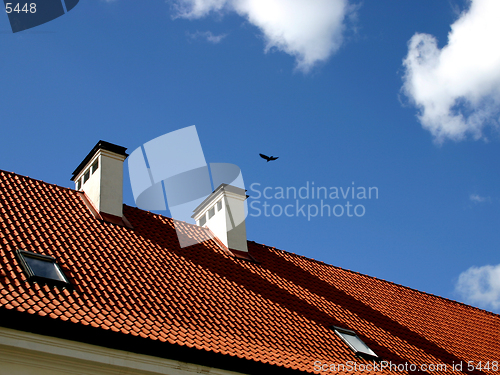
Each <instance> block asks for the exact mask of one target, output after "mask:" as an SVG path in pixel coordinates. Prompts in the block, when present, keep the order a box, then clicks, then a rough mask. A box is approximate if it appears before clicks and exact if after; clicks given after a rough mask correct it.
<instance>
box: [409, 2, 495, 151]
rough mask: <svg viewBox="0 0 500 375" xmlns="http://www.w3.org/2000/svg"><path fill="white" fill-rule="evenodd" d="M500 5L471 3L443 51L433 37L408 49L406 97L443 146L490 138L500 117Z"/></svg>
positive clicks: (419, 39) (416, 40) (425, 37)
mask: <svg viewBox="0 0 500 375" xmlns="http://www.w3.org/2000/svg"><path fill="white" fill-rule="evenodd" d="M499 18H500V1H498V0H471V1H470V8H469V9H468V10H467V11H465V12H463V13H462V14H461V15H460V17H459V18H458V20H457V21H456V22H455V23H453V24H452V25H451V31H450V33H449V34H448V44H447V45H446V46H444V47H443V48H442V49H439V48H438V47H437V40H436V38H435V37H434V36H432V35H429V34H420V33H417V34H415V35H414V36H413V37H412V38H411V40H410V41H409V43H408V55H407V56H406V58H405V59H404V60H403V65H404V67H405V75H404V79H403V80H404V84H403V88H402V90H403V92H404V93H405V94H406V95H407V96H408V98H409V99H410V101H411V102H412V103H413V104H414V105H415V106H416V107H417V108H418V109H419V115H418V118H419V120H420V122H421V124H422V125H423V127H424V128H426V129H427V130H429V131H430V132H431V133H432V135H433V136H434V137H435V140H436V141H437V142H443V141H444V140H446V139H452V140H456V141H458V140H462V139H464V138H465V137H466V136H468V135H470V136H472V137H473V138H475V139H479V138H484V134H483V133H484V128H485V126H488V125H489V126H493V127H497V126H498V120H499V114H500V48H498V36H499V35H500V22H498V19H499Z"/></svg>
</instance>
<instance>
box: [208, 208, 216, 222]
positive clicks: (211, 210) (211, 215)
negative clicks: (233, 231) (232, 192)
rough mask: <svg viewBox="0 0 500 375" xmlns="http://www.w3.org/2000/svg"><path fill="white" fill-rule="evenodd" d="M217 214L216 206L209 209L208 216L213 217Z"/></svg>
mask: <svg viewBox="0 0 500 375" xmlns="http://www.w3.org/2000/svg"><path fill="white" fill-rule="evenodd" d="M214 215H215V206H214V207H212V208H211V209H210V210H208V218H209V219H211V218H212V217H213V216H214Z"/></svg>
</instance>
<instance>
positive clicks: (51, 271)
mask: <svg viewBox="0 0 500 375" xmlns="http://www.w3.org/2000/svg"><path fill="white" fill-rule="evenodd" d="M17 256H18V258H19V261H20V263H21V266H22V268H23V269H24V272H26V275H27V276H28V280H29V281H32V282H38V283H41V284H49V285H53V286H58V287H66V288H70V287H71V284H70V282H69V281H68V278H67V277H66V275H65V274H64V272H63V271H62V270H61V268H60V267H59V265H58V264H57V261H56V259H55V258H54V257H51V256H48V255H42V254H37V253H33V252H31V251H26V250H17Z"/></svg>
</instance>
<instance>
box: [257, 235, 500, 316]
mask: <svg viewBox="0 0 500 375" xmlns="http://www.w3.org/2000/svg"><path fill="white" fill-rule="evenodd" d="M249 242H253V243H255V244H256V245H261V246H264V247H266V248H268V249H272V250H276V251H280V252H283V253H287V254H291V255H294V256H296V257H299V258H304V259H307V260H310V261H313V262H316V263H320V264H323V265H326V266H328V267H333V268H336V269H339V270H342V271H346V272H351V273H354V274H357V275H360V276H366V277H369V278H371V279H375V280H379V281H383V282H386V283H389V284H392V285H397V286H400V287H403V288H405V289H409V290H412V291H414V292H418V293H422V294H425V295H428V296H431V297H436V298H440V299H443V300H445V301H448V302H452V303H456V304H459V305H462V306H464V307H468V308H472V309H476V310H479V311H481V312H486V313H488V314H491V315H493V316H496V317H499V318H500V314H496V313H494V312H492V311H488V310H485V309H481V308H479V307H476V306H472V305H468V304H466V303H464V302H460V301H456V300H454V299H451V298H447V297H443V296H439V295H437V294H433V293H429V292H425V291H423V290H419V289H415V288H412V287H410V286H406V285H403V284H398V283H396V282H394V281H390V280H386V279H382V278H380V277H375V276H371V275H368V274H365V273H361V272H359V271H353V270H351V269H348V268H342V267H340V266H335V265H333V264H329V263H326V262H323V261H321V260H317V259H314V258H309V257H306V256H305V255H301V254H296V253H293V252H291V251H288V250H283V249H278V248H276V247H274V246H268V245H264V244H260V243H258V242H255V241H249Z"/></svg>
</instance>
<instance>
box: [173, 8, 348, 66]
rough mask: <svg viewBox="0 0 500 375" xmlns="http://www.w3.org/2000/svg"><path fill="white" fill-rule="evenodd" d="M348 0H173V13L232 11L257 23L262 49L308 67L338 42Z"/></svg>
mask: <svg viewBox="0 0 500 375" xmlns="http://www.w3.org/2000/svg"><path fill="white" fill-rule="evenodd" d="M354 9H355V8H353V7H352V6H350V5H349V0H293V1H291V0H176V1H175V10H176V16H177V17H183V18H188V19H196V18H202V17H205V16H207V15H208V14H210V13H213V12H215V13H219V14H224V13H226V12H236V13H237V14H239V15H240V16H242V17H244V18H246V19H247V20H248V22H250V23H251V24H253V25H255V26H257V27H258V28H259V29H260V31H261V32H262V34H263V36H264V40H265V51H266V52H268V51H271V50H274V49H276V50H279V51H282V52H285V53H287V54H289V55H292V56H294V57H295V60H296V64H297V68H298V69H299V70H302V71H304V72H307V71H309V70H310V69H311V68H312V67H313V66H314V65H315V64H317V63H319V62H322V61H326V60H327V59H328V58H329V57H330V56H331V55H332V54H333V53H335V52H336V51H337V50H338V49H339V48H340V46H341V44H342V40H343V31H344V29H345V19H346V16H347V15H349V14H350V13H352V12H354Z"/></svg>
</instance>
